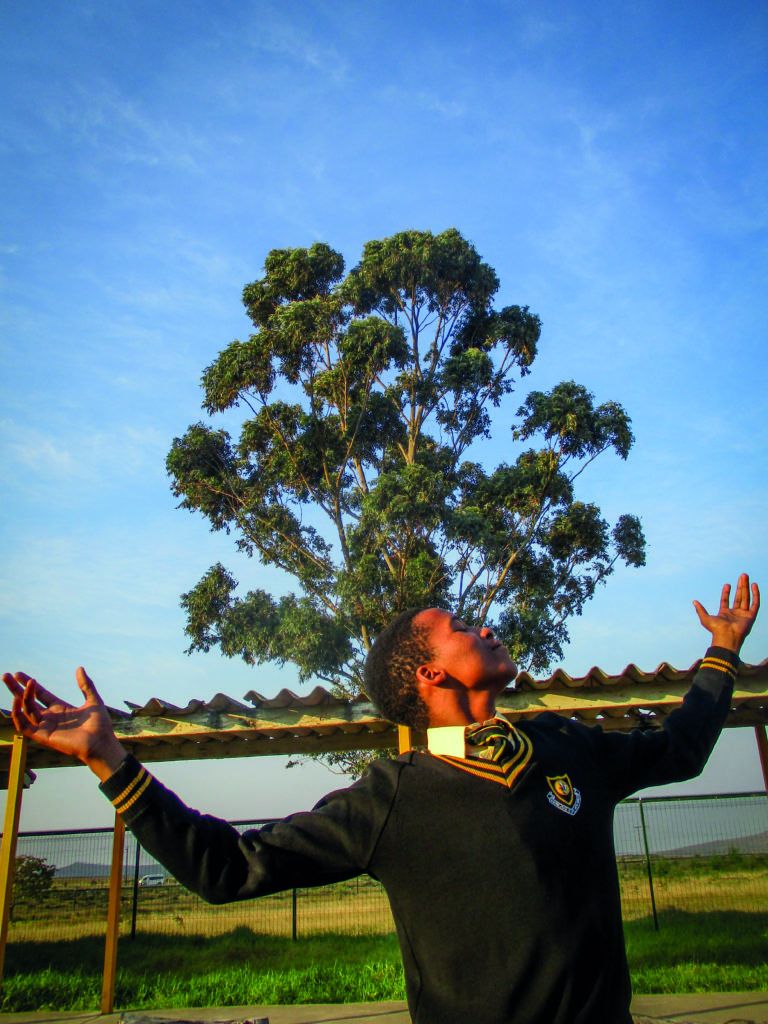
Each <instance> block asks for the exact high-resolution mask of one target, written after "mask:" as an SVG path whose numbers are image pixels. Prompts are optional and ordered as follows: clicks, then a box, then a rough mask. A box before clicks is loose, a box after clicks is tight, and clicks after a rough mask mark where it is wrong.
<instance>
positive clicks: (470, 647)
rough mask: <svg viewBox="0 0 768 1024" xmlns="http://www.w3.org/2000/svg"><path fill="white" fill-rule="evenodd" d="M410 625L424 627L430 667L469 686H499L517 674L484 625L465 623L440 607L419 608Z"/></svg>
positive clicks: (484, 687)
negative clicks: (429, 651) (427, 640)
mask: <svg viewBox="0 0 768 1024" xmlns="http://www.w3.org/2000/svg"><path fill="white" fill-rule="evenodd" d="M413 622H414V625H417V624H418V625H419V626H422V627H424V628H426V629H427V631H428V633H429V639H430V644H431V647H432V651H433V655H432V661H431V662H430V663H429V666H425V668H428V669H429V670H430V671H438V672H439V671H440V670H442V671H443V672H444V673H445V674H446V676H450V677H451V678H453V679H455V680H457V681H458V682H459V683H461V684H462V685H463V686H465V687H466V688H467V689H470V690H475V689H477V690H481V689H497V690H499V691H501V690H503V689H504V687H505V686H506V685H507V684H508V683H510V682H511V681H512V680H513V679H514V678H515V676H516V675H517V666H516V665H515V663H514V661H512V658H511V657H510V655H509V651H508V650H507V648H506V647H505V646H504V644H502V643H501V641H499V640H497V639H496V637H495V636H494V635H493V631H492V630H490V629H488V628H487V627H485V626H467V625H466V623H465V622H464V621H463V620H462V619H460V618H458V616H456V615H453V614H452V613H451V612H448V611H444V610H443V609H441V608H428V609H427V610H426V611H423V612H419V614H418V615H417V616H416V618H415V619H414V620H413Z"/></svg>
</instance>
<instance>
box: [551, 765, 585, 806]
mask: <svg viewBox="0 0 768 1024" xmlns="http://www.w3.org/2000/svg"><path fill="white" fill-rule="evenodd" d="M547 784H548V786H549V792H548V793H547V800H549V802H550V803H551V804H552V806H553V807H556V808H557V809H558V811H565V813H566V814H575V813H576V812H577V811H578V809H579V807H581V793H580V792H579V791H578V789H574V788H573V786H572V785H571V780H570V779H569V778H568V776H567V775H553V776H552V777H550V776H549V775H548V776H547Z"/></svg>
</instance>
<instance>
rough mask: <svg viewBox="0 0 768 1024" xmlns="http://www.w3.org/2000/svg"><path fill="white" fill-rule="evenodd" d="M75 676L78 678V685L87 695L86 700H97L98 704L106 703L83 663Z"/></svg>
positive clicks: (84, 694)
mask: <svg viewBox="0 0 768 1024" xmlns="http://www.w3.org/2000/svg"><path fill="white" fill-rule="evenodd" d="M75 678H76V679H77V685H78V686H79V687H80V689H81V690H82V693H83V696H84V697H85V699H86V701H88V700H90V701H95V702H96V703H97V704H103V703H104V702H103V701H102V699H101V697H100V696H99V693H98V690H97V689H96V687H95V686H94V683H93V680H92V679H91V677H90V676H89V675H88V673H87V672H86V671H85V669H84V668H83V667H82V665H81V666H80V668H79V669H78V670H77V672H76V673H75Z"/></svg>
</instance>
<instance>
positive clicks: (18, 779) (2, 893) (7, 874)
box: [0, 735, 29, 983]
mask: <svg viewBox="0 0 768 1024" xmlns="http://www.w3.org/2000/svg"><path fill="white" fill-rule="evenodd" d="M28 743H29V740H28V739H27V738H26V736H19V735H16V736H14V737H13V747H12V749H11V768H10V771H9V772H8V796H7V797H6V801H5V824H4V825H3V843H2V847H0V983H2V980H3V965H4V962H5V944H6V942H7V940H8V919H9V917H10V914H11V899H12V898H13V872H14V868H15V866H16V839H17V837H18V834H19V818H20V817H21V794H22V791H23V789H24V767H25V765H26V761H27V744H28Z"/></svg>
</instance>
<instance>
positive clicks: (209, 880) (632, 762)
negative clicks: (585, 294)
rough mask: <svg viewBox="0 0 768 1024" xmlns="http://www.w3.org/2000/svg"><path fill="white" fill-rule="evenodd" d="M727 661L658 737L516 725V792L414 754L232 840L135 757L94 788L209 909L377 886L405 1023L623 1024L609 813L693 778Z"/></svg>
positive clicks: (727, 657) (714, 651)
mask: <svg viewBox="0 0 768 1024" xmlns="http://www.w3.org/2000/svg"><path fill="white" fill-rule="evenodd" d="M737 664H738V659H737V658H736V657H735V656H734V655H732V654H730V652H728V651H724V650H722V649H720V648H711V649H710V651H709V652H708V654H707V658H706V659H705V661H704V663H703V665H702V668H701V669H700V671H699V673H698V674H697V676H696V679H695V682H694V685H693V687H692V689H691V690H690V692H689V693H688V695H687V696H686V698H685V701H684V703H683V706H682V708H680V709H678V710H676V711H674V712H672V713H671V714H670V715H669V716H668V717H667V718H666V720H665V722H664V728H663V729H662V730H656V731H648V732H640V731H638V730H635V731H634V732H632V733H630V734H622V733H617V732H608V733H606V732H603V730H602V729H601V728H600V727H599V726H595V727H592V728H588V727H586V726H583V725H581V724H579V723H577V722H573V721H570V720H567V719H563V718H559V717H558V716H557V715H554V714H549V713H547V714H542V715H539V716H537V717H536V718H535V719H534V720H532V721H530V722H523V723H521V724H519V725H518V726H517V728H518V729H520V730H521V731H523V732H525V734H526V735H527V736H528V738H529V739H530V741H531V744H532V748H533V754H532V757H531V759H530V761H529V762H528V764H527V766H526V768H525V769H524V771H523V772H522V774H521V775H520V777H519V778H518V779H517V780H516V781H515V783H514V785H513V786H512V787H511V788H509V787H507V786H506V785H503V784H500V783H498V782H495V781H490V780H488V779H485V778H481V777H478V776H476V775H473V774H471V773H469V772H467V771H464V770H462V768H461V767H459V766H457V765H455V764H451V763H448V762H447V761H445V760H442V759H440V758H437V757H433V756H432V755H430V754H423V753H415V752H411V753H408V754H404V755H401V756H400V757H399V758H397V759H395V760H387V759H381V760H379V761H376V762H375V763H374V764H373V765H371V766H370V768H369V769H368V770H367V771H366V773H365V775H364V776H363V777H362V778H361V779H360V780H359V781H358V782H356V783H355V784H354V785H352V786H350V787H348V788H347V789H342V790H338V791H337V792H334V793H331V794H329V795H328V796H327V797H325V798H324V799H323V800H321V801H320V803H319V804H318V805H317V806H316V807H315V808H314V810H312V811H311V812H307V813H302V814H294V815H291V816H290V817H288V818H286V819H284V820H283V821H281V822H278V823H276V824H273V825H267V826H266V827H264V828H262V829H259V830H254V831H250V832H246V833H244V834H243V835H242V836H241V835H240V834H239V833H238V832H237V831H236V830H235V829H234V828H232V827H231V826H230V825H229V824H227V823H226V822H223V821H220V820H219V819H216V818H211V817H208V816H204V815H200V814H198V813H197V812H196V811H193V810H190V809H189V808H187V807H186V806H185V805H184V804H182V803H181V801H180V800H179V799H178V798H177V797H176V796H175V795H174V794H173V793H171V792H169V791H168V790H167V789H165V788H164V787H163V786H162V785H161V784H160V783H159V782H157V780H155V779H154V778H153V777H152V776H151V775H150V774H149V773H148V772H147V771H146V769H145V768H143V767H142V766H141V765H140V764H139V763H138V762H137V761H136V760H134V759H133V758H127V759H126V760H125V761H124V762H123V764H122V765H121V766H120V768H119V769H118V770H117V772H115V774H114V775H113V776H112V777H111V778H110V779H108V780H107V782H105V783H104V784H103V786H102V789H103V790H104V792H105V793H106V795H107V796H108V797H109V798H110V799H111V800H112V801H113V803H114V804H115V806H116V808H117V810H118V811H120V813H121V814H122V815H123V817H124V820H125V823H126V825H127V826H128V827H129V828H130V829H131V830H132V831H133V832H134V834H135V835H136V837H137V838H138V840H139V842H140V843H141V845H142V846H144V848H145V849H146V850H148V851H149V852H150V853H151V854H152V855H153V856H154V857H156V858H157V859H158V860H159V861H160V862H161V863H162V864H163V865H164V866H165V867H166V868H167V869H168V871H170V872H171V874H173V875H174V876H175V877H176V878H178V880H179V881H180V882H181V883H182V884H183V885H185V886H186V887H187V888H188V889H191V890H192V891H193V892H197V893H199V894H200V895H201V896H202V897H203V898H205V899H206V900H208V901H210V902H213V903H223V902H228V901H232V900H241V899H248V898H251V897H254V896H262V895H266V894H267V893H272V892H277V891H280V890H284V889H290V888H294V887H302V888H303V887H306V886H315V885H324V884H326V883H328V882H337V881H342V880H344V879H347V878H352V877H354V876H356V875H359V874H362V873H368V874H369V875H371V876H372V877H374V878H378V879H380V880H381V882H382V884H383V885H384V887H385V889H386V891H387V894H388V896H389V899H390V903H391V905H392V912H393V914H394V918H395V923H396V925H397V931H398V936H399V939H400V947H401V951H402V956H403V963H404V966H405V976H406V987H407V995H408V1006H409V1009H410V1012H411V1015H412V1017H413V1020H414V1022H417V1024H629V1022H630V1021H631V1016H630V1013H629V1002H630V995H631V993H630V986H629V975H628V971H627V964H626V956H625V952H624V941H623V934H622V924H621V906H620V900H619V883H618V876H617V871H616V860H615V853H614V847H613V812H614V808H615V806H616V804H617V803H618V802H619V801H620V800H622V799H623V798H625V797H627V796H629V795H630V794H631V793H633V792H635V791H636V790H638V789H643V788H645V787H647V786H652V785H659V784H662V783H668V782H674V781H680V780H682V779H686V778H691V777H693V776H694V775H697V774H698V773H699V772H700V771H701V769H702V768H703V766H704V764H705V763H706V760H707V758H708V756H709V754H710V752H711V749H712V747H713V745H714V743H715V741H716V739H717V736H718V734H719V732H720V729H721V727H722V723H723V720H724V718H725V716H726V714H727V712H728V708H729V706H730V694H731V686H730V683H731V682H732V678H733V674H734V672H735V667H736V665H737Z"/></svg>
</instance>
